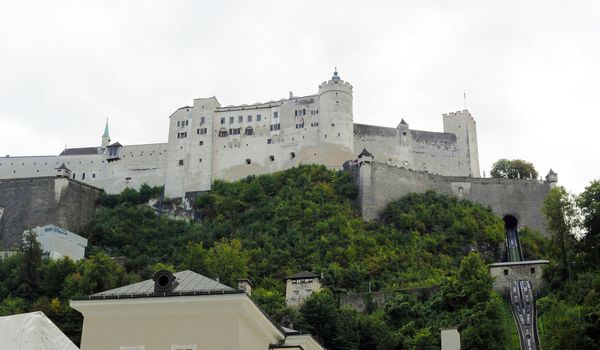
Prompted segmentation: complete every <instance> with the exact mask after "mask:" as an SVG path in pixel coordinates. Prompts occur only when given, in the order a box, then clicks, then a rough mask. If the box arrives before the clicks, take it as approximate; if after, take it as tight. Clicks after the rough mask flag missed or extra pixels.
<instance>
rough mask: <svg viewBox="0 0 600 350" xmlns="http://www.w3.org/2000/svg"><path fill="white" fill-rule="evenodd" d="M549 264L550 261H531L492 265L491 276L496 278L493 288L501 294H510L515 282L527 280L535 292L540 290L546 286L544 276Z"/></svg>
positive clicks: (490, 267) (490, 266)
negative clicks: (545, 268) (546, 266)
mask: <svg viewBox="0 0 600 350" xmlns="http://www.w3.org/2000/svg"><path fill="white" fill-rule="evenodd" d="M548 263H549V261H548V260H530V261H515V262H501V263H494V264H490V265H489V269H490V274H491V275H492V277H494V285H493V288H494V290H495V291H497V292H499V293H503V294H508V293H509V289H510V286H511V284H512V283H513V282H517V281H523V280H527V281H530V282H531V284H532V287H533V290H540V289H541V288H542V287H543V286H544V280H543V278H542V274H543V272H544V267H545V265H547V264H548Z"/></svg>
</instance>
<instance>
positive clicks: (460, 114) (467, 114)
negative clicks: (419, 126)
mask: <svg viewBox="0 0 600 350" xmlns="http://www.w3.org/2000/svg"><path fill="white" fill-rule="evenodd" d="M442 117H444V118H453V117H469V118H471V119H473V120H475V119H474V118H473V116H472V115H471V112H469V110H468V109H463V110H462V111H456V112H450V113H444V114H442Z"/></svg>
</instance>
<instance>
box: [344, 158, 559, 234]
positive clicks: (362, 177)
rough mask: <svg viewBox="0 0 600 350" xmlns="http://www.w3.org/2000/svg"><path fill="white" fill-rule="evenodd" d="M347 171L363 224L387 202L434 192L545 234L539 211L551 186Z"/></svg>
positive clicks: (367, 168)
mask: <svg viewBox="0 0 600 350" xmlns="http://www.w3.org/2000/svg"><path fill="white" fill-rule="evenodd" d="M347 169H348V170H349V171H350V172H351V173H352V174H353V177H354V179H355V182H356V184H357V185H358V187H359V197H358V201H359V204H360V206H361V208H362V209H361V210H362V216H363V218H364V219H366V220H373V219H376V218H377V217H379V215H380V214H381V212H382V211H383V210H384V209H385V207H386V206H387V205H388V204H389V203H390V202H392V201H394V200H397V199H400V198H402V197H404V196H405V195H407V194H409V193H413V192H416V193H423V192H426V191H428V190H434V191H437V192H440V193H445V194H448V195H454V196H458V197H460V198H464V199H468V200H471V201H473V202H476V203H480V204H482V205H485V206H489V207H490V208H491V209H492V211H493V212H494V213H495V214H497V215H499V216H505V215H513V216H514V217H515V218H517V220H518V222H519V227H522V226H528V227H530V228H532V229H536V230H539V231H540V232H541V233H542V234H544V235H545V234H546V219H545V217H544V215H543V214H542V212H541V208H542V205H543V203H544V200H545V199H546V197H547V195H548V192H549V191H550V189H551V188H552V186H553V183H551V182H544V181H539V180H510V179H495V178H473V177H452V176H440V175H432V174H428V173H426V172H420V171H414V170H409V169H405V168H399V167H395V166H390V165H386V164H383V163H379V162H374V161H371V162H362V164H358V165H353V166H350V167H348V168H347Z"/></svg>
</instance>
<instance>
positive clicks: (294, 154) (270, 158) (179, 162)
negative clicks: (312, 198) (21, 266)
mask: <svg viewBox="0 0 600 350" xmlns="http://www.w3.org/2000/svg"><path fill="white" fill-rule="evenodd" d="M294 158H296V153H294V152H291V153H290V159H294ZM269 160H270V161H271V162H274V161H275V156H274V155H270V156H269ZM184 163H185V162H184V160H183V159H180V160H178V161H177V164H178V165H179V166H183V164H184ZM198 163H202V158H198ZM246 164H252V159H250V158H246ZM93 177H96V174H93ZM73 178H75V174H73ZM83 179H85V173H84V174H83ZM83 179H82V180H83ZM311 281H312V280H311ZM292 283H296V282H292Z"/></svg>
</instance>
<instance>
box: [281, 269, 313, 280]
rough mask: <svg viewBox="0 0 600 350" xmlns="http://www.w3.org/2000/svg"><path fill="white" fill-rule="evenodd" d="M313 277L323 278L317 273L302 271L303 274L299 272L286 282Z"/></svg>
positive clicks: (289, 277)
mask: <svg viewBox="0 0 600 350" xmlns="http://www.w3.org/2000/svg"><path fill="white" fill-rule="evenodd" d="M313 277H321V276H319V275H317V274H316V273H313V272H310V271H302V272H298V273H297V274H295V275H291V276H287V277H286V278H285V279H286V280H296V279H300V278H313Z"/></svg>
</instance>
